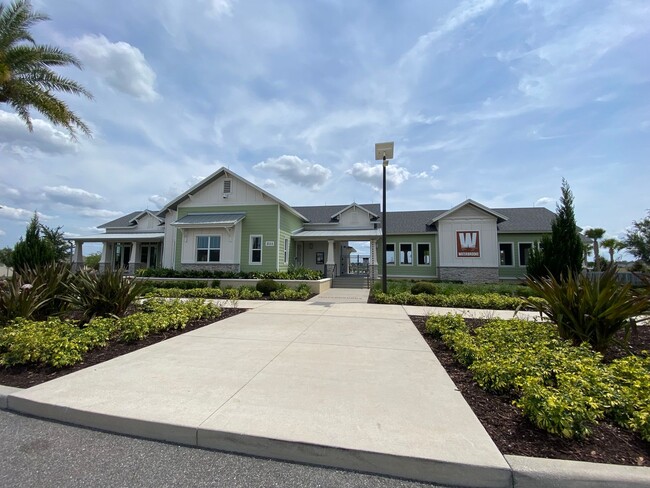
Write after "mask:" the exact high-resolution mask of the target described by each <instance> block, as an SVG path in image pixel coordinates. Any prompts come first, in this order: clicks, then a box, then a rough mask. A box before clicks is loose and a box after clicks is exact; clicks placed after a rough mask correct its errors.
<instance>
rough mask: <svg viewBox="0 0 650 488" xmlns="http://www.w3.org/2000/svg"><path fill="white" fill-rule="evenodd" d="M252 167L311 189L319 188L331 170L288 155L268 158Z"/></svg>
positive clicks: (329, 175)
mask: <svg viewBox="0 0 650 488" xmlns="http://www.w3.org/2000/svg"><path fill="white" fill-rule="evenodd" d="M253 169H254V170H258V171H270V172H272V173H274V174H276V175H278V176H280V177H282V178H284V179H285V180H288V181H290V182H291V183H294V184H296V185H299V186H304V187H306V188H311V189H318V188H320V187H321V186H323V184H325V183H326V182H327V180H329V178H330V177H331V176H332V172H331V171H330V170H329V169H328V168H326V167H325V166H321V165H320V164H318V163H312V162H311V161H308V160H306V159H301V158H299V157H298V156H288V155H284V156H280V157H279V158H269V159H267V160H266V161H262V162H260V163H257V164H256V165H255V166H253Z"/></svg>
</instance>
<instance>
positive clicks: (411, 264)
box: [399, 242, 414, 266]
mask: <svg viewBox="0 0 650 488" xmlns="http://www.w3.org/2000/svg"><path fill="white" fill-rule="evenodd" d="M402 244H409V245H410V246H411V262H410V263H403V262H402ZM413 254H414V253H413V242H400V243H399V265H400V266H413Z"/></svg>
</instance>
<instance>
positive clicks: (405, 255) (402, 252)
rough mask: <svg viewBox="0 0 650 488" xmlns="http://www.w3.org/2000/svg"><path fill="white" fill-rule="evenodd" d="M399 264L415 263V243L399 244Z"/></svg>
mask: <svg viewBox="0 0 650 488" xmlns="http://www.w3.org/2000/svg"><path fill="white" fill-rule="evenodd" d="M399 264H413V244H411V243H408V244H400V245H399Z"/></svg>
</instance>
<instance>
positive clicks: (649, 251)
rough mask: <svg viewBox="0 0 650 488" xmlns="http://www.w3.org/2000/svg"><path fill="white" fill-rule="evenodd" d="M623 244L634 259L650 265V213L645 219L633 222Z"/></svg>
mask: <svg viewBox="0 0 650 488" xmlns="http://www.w3.org/2000/svg"><path fill="white" fill-rule="evenodd" d="M623 242H624V243H625V247H626V248H627V249H628V250H629V251H630V253H631V254H632V255H633V256H634V257H636V258H637V259H639V260H641V261H643V262H644V263H645V264H650V211H648V215H647V217H646V218H645V219H643V220H639V221H638V222H637V221H635V222H633V225H632V229H630V230H629V231H628V232H627V235H626V236H625V240H624V241H623Z"/></svg>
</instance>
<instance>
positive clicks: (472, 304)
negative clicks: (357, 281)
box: [374, 292, 542, 310]
mask: <svg viewBox="0 0 650 488" xmlns="http://www.w3.org/2000/svg"><path fill="white" fill-rule="evenodd" d="M374 299H375V302H376V303H388V304H393V305H421V306H427V307H453V308H481V309H493V310H516V309H518V308H522V309H523V308H526V307H529V305H528V304H527V302H526V300H525V299H523V298H520V297H512V296H505V295H500V294H498V293H484V294H471V293H455V294H452V295H427V294H419V295H413V294H412V293H409V292H402V293H395V294H392V295H391V294H388V293H381V292H379V293H375V294H374ZM537 300H542V299H541V298H537V297H530V298H529V299H528V301H531V302H534V301H537Z"/></svg>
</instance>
